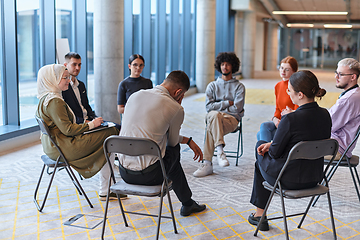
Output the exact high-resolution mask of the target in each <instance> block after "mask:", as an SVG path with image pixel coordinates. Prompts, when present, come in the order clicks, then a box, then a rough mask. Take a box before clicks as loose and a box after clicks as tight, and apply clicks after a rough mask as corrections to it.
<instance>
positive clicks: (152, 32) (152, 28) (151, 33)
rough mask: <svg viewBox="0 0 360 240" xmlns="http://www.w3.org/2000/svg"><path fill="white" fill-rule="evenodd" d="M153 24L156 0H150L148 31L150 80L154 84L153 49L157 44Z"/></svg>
mask: <svg viewBox="0 0 360 240" xmlns="http://www.w3.org/2000/svg"><path fill="white" fill-rule="evenodd" d="M155 24H156V0H151V31H150V36H151V37H150V41H151V48H150V56H151V61H150V71H151V77H150V79H151V81H152V82H153V83H154V84H155V85H156V84H157V82H156V68H155V67H156V64H155V63H156V56H157V55H156V53H155V51H157V50H158V49H157V46H156V43H157V42H156V36H155V34H156V32H155V29H156V27H155Z"/></svg>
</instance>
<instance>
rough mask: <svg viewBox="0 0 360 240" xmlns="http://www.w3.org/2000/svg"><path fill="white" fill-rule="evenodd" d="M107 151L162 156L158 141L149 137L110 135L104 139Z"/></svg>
mask: <svg viewBox="0 0 360 240" xmlns="http://www.w3.org/2000/svg"><path fill="white" fill-rule="evenodd" d="M104 150H105V151H106V152H107V153H122V154H125V155H129V156H141V155H153V156H159V157H161V151H160V148H159V146H158V145H157V143H156V142H154V141H153V140H151V139H147V138H138V137H123V136H110V137H108V138H106V140H105V141H104Z"/></svg>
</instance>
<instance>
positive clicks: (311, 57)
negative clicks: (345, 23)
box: [282, 28, 360, 69]
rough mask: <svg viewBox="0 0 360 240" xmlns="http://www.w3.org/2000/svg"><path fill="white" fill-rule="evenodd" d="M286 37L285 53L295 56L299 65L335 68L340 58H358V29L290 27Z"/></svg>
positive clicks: (359, 39) (359, 35)
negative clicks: (286, 46) (286, 50)
mask: <svg viewBox="0 0 360 240" xmlns="http://www.w3.org/2000/svg"><path fill="white" fill-rule="evenodd" d="M284 39H286V37H285V38H284ZM288 39H289V53H288V54H287V55H291V56H293V57H295V58H296V59H297V60H298V63H299V66H300V67H311V68H322V69H335V68H336V64H337V62H338V61H339V60H340V59H342V58H346V57H351V58H355V59H359V51H358V46H359V44H360V30H359V29H293V28H291V29H289V31H288ZM283 55H284V56H282V57H285V55H286V54H283Z"/></svg>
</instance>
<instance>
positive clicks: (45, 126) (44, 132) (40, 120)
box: [35, 115, 68, 164]
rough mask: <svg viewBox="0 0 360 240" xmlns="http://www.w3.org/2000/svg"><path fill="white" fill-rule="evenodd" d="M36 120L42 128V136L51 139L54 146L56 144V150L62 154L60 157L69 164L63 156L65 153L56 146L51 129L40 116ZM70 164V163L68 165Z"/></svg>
mask: <svg viewBox="0 0 360 240" xmlns="http://www.w3.org/2000/svg"><path fill="white" fill-rule="evenodd" d="M35 119H36V121H37V123H38V124H39V127H40V131H41V133H42V134H45V135H47V136H48V137H49V139H50V141H51V142H52V144H54V146H55V148H56V149H57V150H58V151H59V153H60V157H62V159H63V161H65V162H66V163H67V160H66V159H65V156H64V154H63V152H62V151H61V149H60V148H59V146H58V145H57V144H56V142H55V140H54V139H53V138H52V136H51V134H50V130H49V127H48V126H47V125H46V123H45V122H44V120H43V119H42V118H39V117H38V116H36V115H35ZM67 164H68V163H67Z"/></svg>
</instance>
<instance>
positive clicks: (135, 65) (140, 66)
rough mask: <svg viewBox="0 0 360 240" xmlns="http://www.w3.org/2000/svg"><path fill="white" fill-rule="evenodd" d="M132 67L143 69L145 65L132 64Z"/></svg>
mask: <svg viewBox="0 0 360 240" xmlns="http://www.w3.org/2000/svg"><path fill="white" fill-rule="evenodd" d="M131 66H133V67H135V68H136V67H139V68H143V67H144V66H145V65H144V64H140V65H138V64H137V63H134V64H131Z"/></svg>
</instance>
